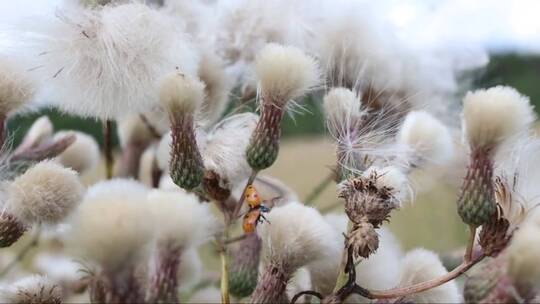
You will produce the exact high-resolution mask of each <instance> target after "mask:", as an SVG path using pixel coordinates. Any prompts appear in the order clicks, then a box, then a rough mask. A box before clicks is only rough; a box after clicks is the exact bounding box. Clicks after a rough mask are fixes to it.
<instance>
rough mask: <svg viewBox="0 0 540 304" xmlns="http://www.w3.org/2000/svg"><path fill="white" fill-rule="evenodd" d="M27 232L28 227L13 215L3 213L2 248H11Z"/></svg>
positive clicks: (0, 240)
mask: <svg viewBox="0 0 540 304" xmlns="http://www.w3.org/2000/svg"><path fill="white" fill-rule="evenodd" d="M25 231H26V226H25V225H24V224H23V223H22V222H20V221H19V220H18V219H17V218H15V217H14V216H13V215H11V214H9V213H6V212H2V213H1V214H0V248H5V247H9V246H11V245H12V244H13V243H15V242H16V241H17V240H19V238H20V237H21V236H22V235H23V234H24V232H25Z"/></svg>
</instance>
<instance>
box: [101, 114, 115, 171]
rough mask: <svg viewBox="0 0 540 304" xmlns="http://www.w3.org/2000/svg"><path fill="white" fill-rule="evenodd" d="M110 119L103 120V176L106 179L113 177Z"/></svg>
mask: <svg viewBox="0 0 540 304" xmlns="http://www.w3.org/2000/svg"><path fill="white" fill-rule="evenodd" d="M112 149H113V147H112V121H111V120H106V121H104V122H103V152H104V154H105V176H106V178H107V179H111V178H112V177H113V168H114V157H113V151H112Z"/></svg>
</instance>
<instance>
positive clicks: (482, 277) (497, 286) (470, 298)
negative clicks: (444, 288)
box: [463, 256, 512, 303]
mask: <svg viewBox="0 0 540 304" xmlns="http://www.w3.org/2000/svg"><path fill="white" fill-rule="evenodd" d="M505 263H506V259H505V258H504V257H503V256H501V257H498V258H497V259H489V260H485V261H483V262H482V263H480V265H478V266H477V267H475V268H473V269H472V270H471V271H470V273H468V276H467V279H466V281H465V285H464V287H463V297H464V298H465V302H466V303H510V302H512V297H511V296H510V294H509V293H508V291H509V290H510V289H511V288H512V287H511V283H510V281H509V280H508V277H507V276H506V275H505V269H504V267H503V266H504V265H505Z"/></svg>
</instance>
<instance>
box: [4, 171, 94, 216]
mask: <svg viewBox="0 0 540 304" xmlns="http://www.w3.org/2000/svg"><path fill="white" fill-rule="evenodd" d="M83 192H84V186H83V185H82V183H81V182H80V180H79V178H78V176H77V173H76V172H75V171H73V170H71V169H67V168H64V167H62V166H60V165H58V164H56V163H55V162H53V161H42V162H40V163H38V164H37V165H35V166H33V167H31V168H30V169H28V170H27V171H26V172H25V173H24V174H22V175H20V176H18V177H17V178H15V180H13V181H12V182H10V183H9V184H8V185H7V189H6V193H7V200H6V205H5V207H6V210H7V212H9V213H10V214H12V215H13V216H15V217H16V218H17V219H18V220H20V221H21V222H23V223H26V224H33V223H44V224H57V223H59V222H60V221H62V220H63V219H65V218H66V216H67V215H68V214H69V213H70V212H71V211H72V210H73V209H74V208H75V206H77V204H78V203H79V202H80V201H81V199H82V196H83Z"/></svg>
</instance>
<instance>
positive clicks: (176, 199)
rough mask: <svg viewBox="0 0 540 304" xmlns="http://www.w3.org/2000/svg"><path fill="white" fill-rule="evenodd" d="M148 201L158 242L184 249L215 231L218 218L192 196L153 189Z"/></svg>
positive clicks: (206, 238) (202, 241) (204, 239)
mask: <svg viewBox="0 0 540 304" xmlns="http://www.w3.org/2000/svg"><path fill="white" fill-rule="evenodd" d="M147 199H148V203H147V204H148V208H149V209H150V211H151V216H152V219H153V220H154V221H155V226H156V234H157V235H156V237H157V239H158V243H159V242H164V243H166V244H170V245H172V246H176V247H180V248H184V249H186V248H188V247H192V246H197V245H200V244H202V243H204V242H205V241H207V240H208V239H209V238H210V237H211V236H212V235H213V233H215V232H216V223H217V222H218V221H217V219H216V218H215V217H214V216H213V215H212V214H211V213H210V210H209V208H208V205H207V204H201V203H200V202H199V200H198V199H197V197H196V196H195V195H193V194H187V193H182V192H179V191H164V190H152V191H150V193H148V196H147Z"/></svg>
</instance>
